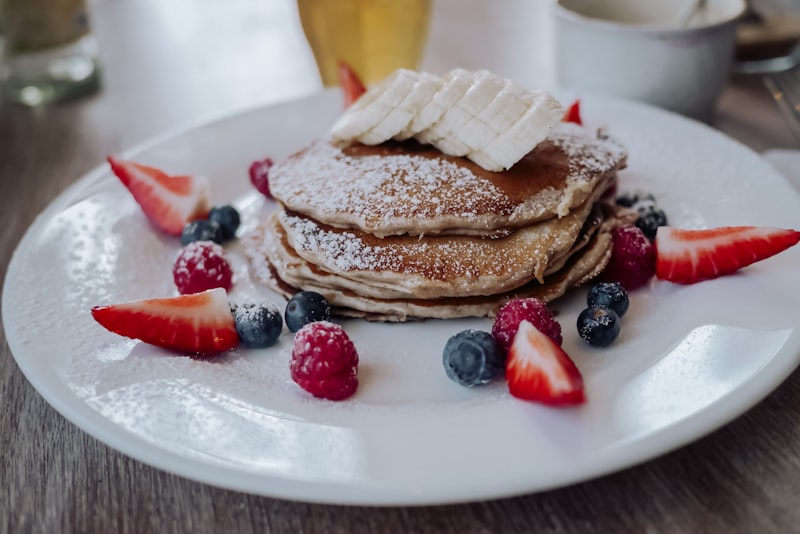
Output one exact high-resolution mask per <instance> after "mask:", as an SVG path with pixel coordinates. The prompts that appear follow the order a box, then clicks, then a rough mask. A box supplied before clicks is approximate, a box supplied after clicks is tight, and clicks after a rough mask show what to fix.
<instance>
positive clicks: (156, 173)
mask: <svg viewBox="0 0 800 534" xmlns="http://www.w3.org/2000/svg"><path fill="white" fill-rule="evenodd" d="M108 163H109V164H111V170H112V171H113V172H114V174H116V175H117V178H119V179H120V181H121V182H122V183H123V184H124V185H125V187H127V188H128V191H130V192H131V194H132V195H133V198H134V199H135V200H136V202H138V203H139V206H140V207H141V208H142V211H143V212H144V214H145V215H146V216H147V218H148V219H150V221H151V222H152V223H153V224H155V225H156V226H157V227H158V228H160V229H161V230H162V231H164V232H165V233H167V234H170V235H181V230H183V227H184V226H186V223H188V222H190V221H193V220H195V219H205V218H206V217H207V216H208V212H209V209H210V205H209V184H208V180H207V179H206V178H203V177H200V176H186V175H184V176H169V175H168V174H166V173H165V172H164V171H162V170H160V169H156V168H154V167H148V166H146V165H141V164H139V163H134V162H133V161H125V160H121V159H117V158H115V157H113V156H109V157H108Z"/></svg>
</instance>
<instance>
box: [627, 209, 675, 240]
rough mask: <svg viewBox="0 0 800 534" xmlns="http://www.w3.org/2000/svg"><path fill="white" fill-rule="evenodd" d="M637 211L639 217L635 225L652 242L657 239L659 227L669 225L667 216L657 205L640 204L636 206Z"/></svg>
mask: <svg viewBox="0 0 800 534" xmlns="http://www.w3.org/2000/svg"><path fill="white" fill-rule="evenodd" d="M636 211H637V212H638V214H639V216H638V217H637V219H636V222H635V223H634V224H635V225H636V226H638V227H639V229H640V230H641V231H642V233H643V234H644V235H645V236H646V237H647V239H649V240H651V241H652V240H653V239H655V237H656V230H658V227H659V226H666V225H667V214H666V213H664V210H661V209H659V208H657V207H656V206H655V204H645V203H643V204H639V205H637V206H636Z"/></svg>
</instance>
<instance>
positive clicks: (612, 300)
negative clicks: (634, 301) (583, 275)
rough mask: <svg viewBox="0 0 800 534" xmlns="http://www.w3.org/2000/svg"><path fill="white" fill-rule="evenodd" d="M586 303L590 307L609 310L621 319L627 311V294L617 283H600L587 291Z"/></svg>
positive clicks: (628, 302)
mask: <svg viewBox="0 0 800 534" xmlns="http://www.w3.org/2000/svg"><path fill="white" fill-rule="evenodd" d="M586 303H587V304H588V305H589V307H591V306H605V307H606V308H611V309H612V310H614V311H615V312H617V315H619V316H620V317H622V316H623V315H625V312H626V311H628V304H630V301H629V300H628V292H627V291H626V290H625V288H624V287H622V286H621V285H620V284H619V283H618V282H600V283H599V284H597V285H595V286H593V287H592V289H590V290H589V295H588V297H586Z"/></svg>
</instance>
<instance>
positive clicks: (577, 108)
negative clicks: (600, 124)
mask: <svg viewBox="0 0 800 534" xmlns="http://www.w3.org/2000/svg"><path fill="white" fill-rule="evenodd" d="M561 121H562V122H574V123H575V124H580V125H583V121H582V120H581V100H580V98H577V99H575V101H574V102H573V103H572V104H570V105H569V107H568V108H567V110H566V111H565V112H564V117H563V118H562V119H561Z"/></svg>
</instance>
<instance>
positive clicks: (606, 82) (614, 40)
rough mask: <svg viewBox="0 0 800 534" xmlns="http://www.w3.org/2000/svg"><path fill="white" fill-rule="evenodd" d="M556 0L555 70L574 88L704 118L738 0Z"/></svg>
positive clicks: (728, 47)
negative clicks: (700, 3) (700, 4)
mask: <svg viewBox="0 0 800 534" xmlns="http://www.w3.org/2000/svg"><path fill="white" fill-rule="evenodd" d="M695 5H696V0H668V1H665V0H557V1H556V3H555V4H554V5H553V9H554V14H555V22H556V23H555V74H556V80H557V82H558V84H559V85H560V86H562V87H564V88H569V89H571V90H574V91H576V92H581V91H585V92H588V93H593V94H604V95H612V96H617V97H622V98H630V99H635V100H640V101H643V102H647V103H649V104H653V105H656V106H659V107H662V108H664V109H668V110H671V111H676V112H678V113H681V114H684V115H687V116H690V117H693V118H696V119H700V120H705V121H708V120H710V118H711V117H712V115H713V112H714V108H715V105H716V102H717V99H718V98H719V95H720V94H721V93H722V90H723V89H724V87H725V84H726V83H727V81H728V78H729V75H730V72H731V66H732V63H733V57H734V50H735V39H736V26H735V23H736V20H737V19H738V18H739V17H740V16H741V15H742V14H743V13H744V10H745V2H744V0H707V1H706V3H705V5H704V6H703V7H702V8H700V9H699V10H697V11H695V10H694V7H695Z"/></svg>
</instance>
